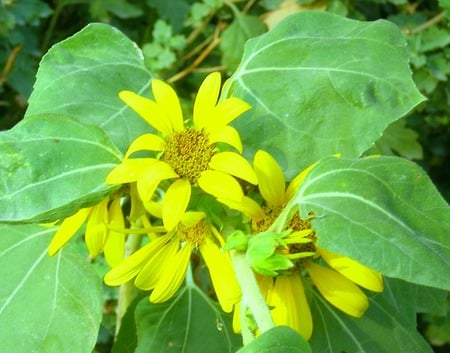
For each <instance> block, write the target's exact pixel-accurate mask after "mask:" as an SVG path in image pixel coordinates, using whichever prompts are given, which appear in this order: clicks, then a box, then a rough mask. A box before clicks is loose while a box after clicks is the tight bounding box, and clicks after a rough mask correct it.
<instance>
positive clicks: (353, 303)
mask: <svg viewBox="0 0 450 353" xmlns="http://www.w3.org/2000/svg"><path fill="white" fill-rule="evenodd" d="M306 268H307V270H308V272H309V275H310V276H311V279H312V281H313V283H314V285H315V286H316V287H317V289H318V290H319V292H320V294H322V296H323V297H324V298H325V299H326V300H328V301H329V302H330V303H331V304H333V305H334V306H335V307H336V308H338V309H340V310H342V311H343V312H344V313H346V314H347V315H350V316H354V317H361V316H363V315H364V313H365V311H366V310H367V308H368V307H369V300H368V299H367V297H366V295H365V294H364V293H363V291H362V290H361V289H359V287H358V286H357V285H356V284H354V283H353V282H352V281H350V280H349V279H348V278H346V277H344V276H343V275H341V274H340V273H338V272H336V271H334V270H331V269H329V268H325V267H323V266H320V265H317V264H315V263H314V262H311V261H309V262H308V263H307V264H306Z"/></svg>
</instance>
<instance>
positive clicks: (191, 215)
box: [181, 211, 206, 228]
mask: <svg viewBox="0 0 450 353" xmlns="http://www.w3.org/2000/svg"><path fill="white" fill-rule="evenodd" d="M205 217H206V214H205V212H201V211H188V212H185V213H184V215H183V217H182V218H181V223H183V225H184V226H185V227H187V228H190V227H193V226H195V225H196V224H197V223H198V222H200V221H201V220H202V219H204V218H205Z"/></svg>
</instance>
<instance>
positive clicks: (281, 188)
mask: <svg viewBox="0 0 450 353" xmlns="http://www.w3.org/2000/svg"><path fill="white" fill-rule="evenodd" d="M253 168H254V169H255V173H256V176H257V177H258V187H259V191H260V192H261V195H262V197H263V198H264V200H266V203H267V204H268V205H269V206H270V207H278V206H281V205H282V204H284V203H285V202H286V201H287V200H286V199H285V188H286V180H285V179H284V174H283V171H282V170H281V167H280V166H279V164H278V163H277V161H276V160H275V159H274V158H273V157H272V156H271V155H270V154H269V153H267V152H266V151H263V150H259V151H258V152H256V154H255V157H254V158H253Z"/></svg>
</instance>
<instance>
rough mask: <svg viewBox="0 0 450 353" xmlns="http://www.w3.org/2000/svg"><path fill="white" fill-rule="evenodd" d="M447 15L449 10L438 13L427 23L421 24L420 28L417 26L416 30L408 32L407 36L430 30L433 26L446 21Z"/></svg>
mask: <svg viewBox="0 0 450 353" xmlns="http://www.w3.org/2000/svg"><path fill="white" fill-rule="evenodd" d="M446 15H447V10H444V11H442V12H440V13H438V14H437V15H436V16H434V17H433V18H431V19H429V20H428V21H427V22H425V23H423V24H421V25H420V26H417V27H416V28H414V29H411V30H408V31H406V34H417V33H419V32H422V31H424V30H426V29H428V28H430V27H431V26H434V25H435V24H437V23H439V22H441V21H442V20H444V19H445V17H446Z"/></svg>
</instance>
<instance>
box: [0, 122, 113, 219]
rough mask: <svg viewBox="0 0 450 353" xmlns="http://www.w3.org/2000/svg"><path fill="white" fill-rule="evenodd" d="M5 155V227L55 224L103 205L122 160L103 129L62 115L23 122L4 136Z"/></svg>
mask: <svg viewBox="0 0 450 353" xmlns="http://www.w3.org/2000/svg"><path fill="white" fill-rule="evenodd" d="M0 150H1V151H2V158H1V159H0V178H1V180H3V182H2V183H1V184H0V210H1V212H0V221H2V222H25V221H27V222H30V221H34V222H47V221H54V220H56V219H58V218H63V217H65V216H67V215H68V214H70V213H73V212H75V211H76V210H78V209H79V208H80V207H83V206H86V205H89V204H93V203H95V202H97V201H99V200H100V199H102V198H103V197H105V195H107V194H108V193H110V192H111V191H112V190H113V189H114V187H112V186H111V185H107V184H105V177H106V175H107V174H108V172H109V171H110V170H111V169H112V168H114V166H115V165H117V164H118V163H119V162H120V160H121V154H120V152H119V151H118V150H117V149H116V148H115V146H114V145H113V144H112V143H111V141H110V140H109V138H108V137H107V136H106V135H105V133H104V132H103V131H102V130H101V129H99V128H98V127H96V126H92V125H86V124H83V123H80V122H78V121H76V120H73V119H70V118H67V117H65V116H61V115H45V116H35V117H30V118H28V119H24V120H22V121H21V122H20V123H19V124H17V125H16V126H15V127H14V128H12V129H11V130H9V131H5V132H2V133H0Z"/></svg>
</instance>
